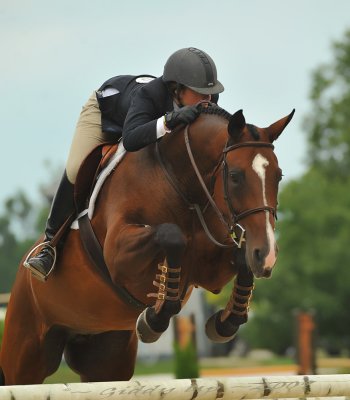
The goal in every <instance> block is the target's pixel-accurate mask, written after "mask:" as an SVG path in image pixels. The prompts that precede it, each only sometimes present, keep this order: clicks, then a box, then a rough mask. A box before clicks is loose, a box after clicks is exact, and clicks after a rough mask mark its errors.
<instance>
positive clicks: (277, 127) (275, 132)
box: [266, 109, 295, 143]
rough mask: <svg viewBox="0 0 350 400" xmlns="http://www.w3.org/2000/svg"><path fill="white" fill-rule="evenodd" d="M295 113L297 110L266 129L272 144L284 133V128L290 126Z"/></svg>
mask: <svg viewBox="0 0 350 400" xmlns="http://www.w3.org/2000/svg"><path fill="white" fill-rule="evenodd" d="M294 113H295V109H293V111H292V112H291V113H290V114H289V115H287V116H286V117H284V118H281V119H280V120H278V121H277V122H275V123H273V124H272V125H270V126H269V127H268V128H266V131H267V133H268V135H269V139H270V141H271V143H272V142H273V141H274V140H276V139H277V138H278V137H279V135H280V134H281V133H282V132H283V130H284V128H285V127H286V126H287V125H288V124H289V122H290V120H291V119H292V118H293V115H294Z"/></svg>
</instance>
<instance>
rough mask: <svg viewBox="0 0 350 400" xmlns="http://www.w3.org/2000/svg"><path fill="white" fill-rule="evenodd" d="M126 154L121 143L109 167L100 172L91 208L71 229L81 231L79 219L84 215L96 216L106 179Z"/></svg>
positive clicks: (76, 220) (91, 199) (82, 213)
mask: <svg viewBox="0 0 350 400" xmlns="http://www.w3.org/2000/svg"><path fill="white" fill-rule="evenodd" d="M125 153H126V150H125V149H124V146H123V142H122V141H120V142H119V145H118V149H117V151H116V153H115V154H114V155H113V156H112V157H111V159H110V161H109V163H108V164H107V166H106V167H105V168H104V169H103V170H102V171H101V172H100V175H99V176H98V178H97V181H96V184H95V187H94V190H93V192H92V195H91V197H90V201H89V207H88V208H87V209H85V210H83V211H82V212H81V213H79V215H78V216H77V218H76V219H75V220H74V221H73V223H72V225H71V229H79V225H78V219H79V217H81V216H82V215H84V214H86V213H87V214H88V216H89V219H91V218H92V216H93V215H94V210H95V204H96V200H97V196H98V194H99V193H100V190H101V187H102V186H103V184H104V182H105V180H106V178H107V177H108V175H109V174H110V173H111V172H112V171H113V170H114V168H116V166H117V165H118V164H119V163H120V161H121V160H122V158H123V157H124V155H125Z"/></svg>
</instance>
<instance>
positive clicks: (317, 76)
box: [211, 31, 350, 353]
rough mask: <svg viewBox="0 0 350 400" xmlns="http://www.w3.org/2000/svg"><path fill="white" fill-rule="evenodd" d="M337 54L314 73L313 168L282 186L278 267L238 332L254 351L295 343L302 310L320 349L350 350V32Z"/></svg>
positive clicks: (309, 123)
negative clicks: (312, 324)
mask: <svg viewBox="0 0 350 400" xmlns="http://www.w3.org/2000/svg"><path fill="white" fill-rule="evenodd" d="M333 50H334V60H333V62H332V63H331V64H329V65H323V66H320V67H319V68H317V69H316V71H315V72H314V75H313V81H312V88H311V93H310V98H311V102H312V112H311V113H310V114H309V115H308V117H307V118H306V120H305V125H304V126H305V130H306V132H305V133H306V135H307V140H308V153H309V158H308V170H307V172H306V173H305V174H304V175H303V176H302V177H300V178H299V179H297V180H294V181H289V182H287V183H286V184H285V185H284V186H282V188H281V192H280V196H279V197H280V198H279V203H280V207H279V221H278V223H277V237H278V244H279V250H280V251H279V257H278V262H277V265H276V267H275V270H274V273H273V276H272V279H270V280H258V281H256V289H255V291H254V294H253V300H252V303H251V308H252V309H251V312H250V318H249V321H248V324H246V325H245V326H243V327H242V328H241V330H240V335H241V337H244V338H245V339H246V340H247V341H248V342H249V344H250V345H251V346H253V347H266V348H269V349H271V350H273V351H275V352H277V353H283V352H284V351H285V350H286V349H287V348H288V347H290V346H293V344H294V343H295V335H296V332H295V329H296V328H295V321H294V319H295V317H294V313H295V310H297V309H299V310H304V311H309V310H312V311H314V312H315V322H316V324H317V336H318V338H319V344H320V345H323V346H324V347H325V348H326V349H327V350H332V351H337V350H340V349H342V348H347V349H349V347H350V329H349V326H350V314H349V313H348V312H347V309H346V305H347V304H349V302H350V292H349V288H348V285H349V282H350V189H349V188H350V31H349V32H347V33H346V34H345V36H344V39H343V41H341V42H338V43H335V44H334V45H333ZM286 134H288V132H286ZM293 151H297V149H294V150H293ZM222 299H224V300H225V301H227V299H228V289H227V288H225V291H224V296H222V297H221V298H220V299H219V302H221V304H222V303H224V302H225V301H222ZM211 302H213V299H211ZM217 303H218V302H217Z"/></svg>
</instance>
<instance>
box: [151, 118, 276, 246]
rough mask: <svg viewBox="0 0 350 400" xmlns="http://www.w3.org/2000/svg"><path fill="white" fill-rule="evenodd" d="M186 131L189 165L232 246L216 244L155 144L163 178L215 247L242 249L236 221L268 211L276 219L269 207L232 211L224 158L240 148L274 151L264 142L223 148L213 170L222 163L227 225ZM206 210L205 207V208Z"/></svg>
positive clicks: (187, 127)
mask: <svg viewBox="0 0 350 400" xmlns="http://www.w3.org/2000/svg"><path fill="white" fill-rule="evenodd" d="M188 131H189V125H187V126H186V127H185V129H184V138H185V144H186V150H187V154H188V157H189V159H190V161H191V165H192V168H193V170H194V172H195V174H196V176H197V179H198V181H199V183H200V185H201V187H202V189H203V191H204V193H205V195H206V197H207V200H208V203H207V205H208V204H210V205H211V207H212V209H213V210H214V212H215V214H216V215H217V217H218V219H219V220H220V222H221V223H222V224H223V225H224V227H225V229H226V230H227V231H228V233H229V236H230V238H231V239H232V242H233V243H232V244H225V243H220V242H218V241H217V240H216V239H215V238H214V236H213V235H212V234H211V232H210V230H209V228H208V225H207V224H206V222H205V219H204V216H203V212H202V210H201V208H200V206H199V205H198V204H197V203H191V202H190V201H189V200H188V198H187V197H186V196H185V194H184V193H183V192H182V191H181V190H180V188H179V185H178V181H177V179H176V177H174V176H172V174H171V173H170V172H169V170H168V169H167V167H166V166H165V163H164V160H163V159H162V156H161V153H160V148H159V144H158V142H156V156H157V159H158V162H159V165H160V167H161V169H162V171H163V173H164V175H165V177H166V178H167V180H168V182H169V183H170V185H171V186H172V187H173V189H174V190H175V191H176V193H177V194H178V195H179V196H180V197H181V198H182V200H183V201H184V202H185V203H186V204H187V205H188V207H189V209H190V210H194V211H196V213H197V216H198V219H199V222H200V224H201V225H202V228H203V230H204V231H205V233H206V235H207V236H208V238H209V239H210V240H211V241H212V242H213V243H214V244H215V245H217V246H219V247H223V248H230V247H234V245H236V246H237V247H238V248H241V247H242V243H243V242H244V241H245V237H244V235H245V229H244V228H243V227H242V226H241V225H240V224H239V223H238V221H240V220H241V219H243V218H245V217H247V216H248V215H251V214H255V213H257V212H262V211H268V212H270V213H272V215H273V216H274V218H276V210H275V209H274V208H273V207H269V206H262V207H256V208H251V209H248V210H245V211H242V212H240V213H238V214H237V213H236V212H235V210H234V207H233V205H232V202H231V201H230V199H229V195H228V165H227V161H226V157H227V153H229V152H230V151H233V150H236V149H239V148H242V147H268V148H271V149H274V146H273V144H271V143H265V142H244V143H237V144H234V145H232V146H225V148H224V149H223V151H222V153H223V157H222V158H220V160H219V162H218V164H217V166H216V167H215V169H214V173H215V172H216V171H217V170H218V168H219V165H220V163H221V160H223V161H222V163H223V182H224V199H225V202H226V204H227V206H228V209H229V210H230V214H231V215H230V220H231V221H230V223H228V222H227V221H226V219H225V217H224V215H223V213H222V212H221V211H220V209H219V207H218V206H217V204H216V203H215V200H214V199H213V197H212V195H211V194H210V192H209V190H208V188H207V186H206V184H205V182H204V179H203V177H202V175H201V173H200V171H199V168H198V166H197V164H196V161H195V159H194V156H193V152H192V149H191V145H190V140H189V135H188ZM205 208H206V207H205ZM236 228H238V229H240V237H239V238H237V236H236V234H235V229H236Z"/></svg>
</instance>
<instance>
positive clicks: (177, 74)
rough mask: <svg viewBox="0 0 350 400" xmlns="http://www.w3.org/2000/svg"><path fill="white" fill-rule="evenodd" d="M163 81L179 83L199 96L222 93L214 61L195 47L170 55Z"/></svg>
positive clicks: (222, 88)
mask: <svg viewBox="0 0 350 400" xmlns="http://www.w3.org/2000/svg"><path fill="white" fill-rule="evenodd" d="M163 80H164V81H165V82H170V81H174V82H177V83H181V84H182V85H185V86H187V87H189V88H190V89H192V90H194V91H195V92H198V93H201V94H217V93H221V92H223V91H224V87H223V85H222V84H221V83H220V82H219V81H218V80H217V73H216V67H215V64H214V61H213V60H212V58H211V57H210V56H209V55H208V54H207V53H205V52H204V51H202V50H199V49H196V48H195V47H188V48H185V49H180V50H178V51H175V53H174V54H172V55H171V56H170V57H169V58H168V61H167V62H166V64H165V66H164V72H163Z"/></svg>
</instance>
